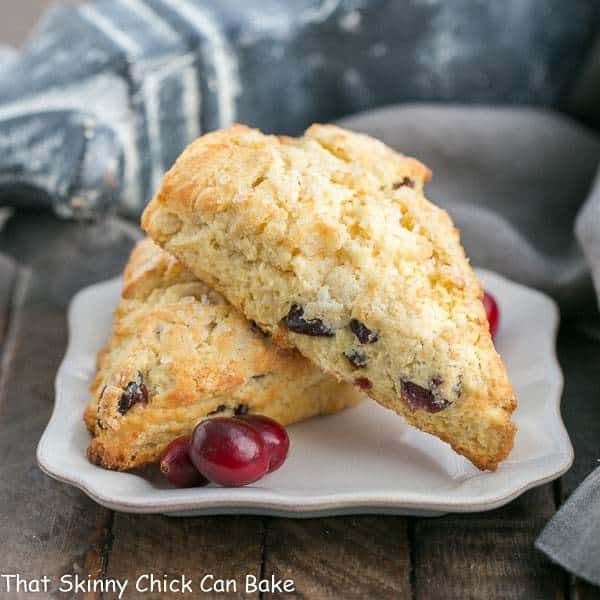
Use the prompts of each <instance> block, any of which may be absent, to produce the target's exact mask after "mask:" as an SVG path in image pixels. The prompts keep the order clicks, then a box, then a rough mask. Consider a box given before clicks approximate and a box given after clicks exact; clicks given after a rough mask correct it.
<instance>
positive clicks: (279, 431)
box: [238, 415, 290, 473]
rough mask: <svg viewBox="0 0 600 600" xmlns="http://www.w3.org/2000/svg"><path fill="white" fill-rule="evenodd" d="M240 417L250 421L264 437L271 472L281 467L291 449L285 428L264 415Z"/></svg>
mask: <svg viewBox="0 0 600 600" xmlns="http://www.w3.org/2000/svg"><path fill="white" fill-rule="evenodd" d="M238 419H241V420H242V421H244V422H245V423H248V425H250V426H251V427H252V428H253V429H254V430H255V431H257V432H258V433H259V435H260V437H261V438H262V440H263V442H264V444H265V446H266V450H267V454H268V456H269V473H271V472H272V471H275V470H276V469H279V467H280V466H281V465H282V464H283V462H284V461H285V459H286V457H287V455H288V451H289V449H290V438H289V437H288V434H287V431H286V430H285V428H283V427H282V426H281V425H280V424H279V423H278V422H277V421H274V420H273V419H269V417H265V416H263V415H243V416H240V417H238Z"/></svg>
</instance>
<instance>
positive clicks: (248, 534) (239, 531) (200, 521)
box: [107, 514, 263, 600]
mask: <svg viewBox="0 0 600 600" xmlns="http://www.w3.org/2000/svg"><path fill="white" fill-rule="evenodd" d="M112 531H113V545H112V551H111V554H110V558H109V563H108V570H107V577H118V578H120V579H129V580H130V581H131V584H130V585H131V586H132V587H133V586H134V585H135V582H136V579H137V578H138V577H139V576H140V575H143V574H150V573H152V574H154V575H155V576H156V577H158V578H159V579H161V578H162V576H163V575H167V576H168V577H169V578H178V577H181V576H182V575H185V576H187V577H189V578H191V579H192V580H193V589H194V594H195V596H194V597H196V596H199V595H201V596H202V597H203V598H252V597H254V598H256V597H258V594H250V595H246V594H245V593H244V588H245V576H246V574H249V575H254V576H255V577H259V575H260V570H261V559H262V539H263V535H262V534H263V519H262V518H260V517H240V516H226V517H198V518H170V517H162V516H141V515H126V514H115V521H114V525H113V530H112ZM211 574H212V575H214V577H215V578H222V579H234V580H235V581H236V584H237V585H236V591H233V588H230V590H229V592H228V593H218V588H215V592H214V593H213V592H205V593H201V592H200V591H199V590H200V581H201V580H202V578H203V577H204V576H205V575H211ZM142 584H143V585H145V586H147V585H148V581H147V580H143V581H142ZM204 585H205V586H206V587H205V589H209V588H210V587H211V586H213V585H215V586H216V585H218V584H216V583H215V582H214V581H211V580H208V579H207V580H206V581H205V583H204ZM165 596H166V595H165V594H162V593H161V592H160V591H158V588H157V589H156V590H155V592H154V593H152V592H147V593H144V595H143V598H144V599H146V598H147V599H148V600H151V599H154V598H156V599H160V598H164V597H165ZM133 597H135V595H134V596H133Z"/></svg>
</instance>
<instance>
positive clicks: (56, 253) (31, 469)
mask: <svg viewBox="0 0 600 600" xmlns="http://www.w3.org/2000/svg"><path fill="white" fill-rule="evenodd" d="M40 226H41V229H40ZM41 231H43V232H44V235H41V234H40V232H41ZM101 233H102V232H101V230H99V229H98V227H97V226H94V228H90V227H82V226H80V225H79V226H75V225H73V224H70V225H65V224H60V223H58V222H57V221H56V220H55V219H50V218H41V217H40V218H39V219H32V218H23V217H17V218H13V219H11V220H10V221H9V222H8V223H7V224H6V225H5V228H4V229H3V230H2V232H1V233H0V251H2V252H7V253H9V254H11V255H12V256H13V258H14V259H15V260H17V259H18V260H19V263H20V266H19V268H18V271H17V274H16V284H15V286H14V291H13V293H12V301H11V306H12V308H11V311H10V325H9V327H8V333H7V335H6V338H5V343H4V353H3V360H2V364H3V366H4V369H3V373H2V379H1V382H0V456H2V461H0V506H2V510H1V511H0V531H1V532H2V535H0V565H2V572H4V573H17V572H18V573H20V574H21V575H22V576H25V577H33V578H35V577H41V576H42V575H48V576H50V577H53V578H56V579H55V587H56V584H57V582H58V577H59V576H60V575H62V574H68V573H78V574H81V575H83V576H86V575H87V574H88V573H89V574H92V575H99V574H101V572H102V568H103V561H104V560H105V548H106V544H107V540H108V537H109V532H108V528H109V525H110V518H111V517H110V514H111V513H110V512H109V511H108V510H105V509H103V508H101V507H99V506H98V505H96V504H94V503H93V502H92V501H91V500H88V499H87V497H85V496H84V495H83V494H82V493H81V492H79V491H78V490H76V489H75V488H73V487H71V486H68V485H64V484H61V483H58V482H56V481H53V480H51V479H50V478H48V477H47V476H45V475H44V474H43V473H42V472H41V471H40V470H39V468H38V467H37V465H36V462H35V449H36V445H37V442H38V440H39V438H40V435H41V433H42V430H43V428H44V427H45V425H46V423H47V421H48V418H49V415H50V411H51V409H52V401H53V395H54V388H53V386H54V376H55V374H56V369H57V367H58V364H59V362H60V359H61V356H62V354H63V352H64V349H65V344H66V339H67V330H66V321H65V312H66V307H67V303H68V301H69V299H70V297H71V295H72V294H73V292H74V291H76V290H77V289H79V288H80V287H81V286H83V285H87V284H88V283H91V281H94V280H98V279H103V278H105V277H106V276H108V275H112V274H113V273H114V271H115V269H116V270H118V269H120V264H121V263H122V261H123V260H124V258H125V257H126V254H127V251H128V248H129V247H130V246H131V240H130V239H126V237H124V236H123V235H122V234H120V235H119V234H118V233H115V232H114V231H113V232H112V234H111V235H112V237H111V235H109V232H106V233H105V235H101ZM100 239H101V240H106V242H104V241H103V242H102V243H100V244H95V242H94V240H100ZM108 240H112V250H111V252H106V250H107V248H106V247H105V246H106V244H108ZM94 245H98V246H100V247H101V250H102V252H104V253H105V256H104V258H103V259H102V260H99V261H97V262H96V263H95V264H94V263H93V261H92V260H91V259H90V257H91V256H93V254H90V250H91V249H92V248H91V247H90V246H94ZM84 251H85V252H84ZM108 255H110V256H111V257H112V263H111V264H112V269H111V268H108V264H109V262H110V261H109V259H108ZM117 263H118V266H117ZM1 264H6V261H5V260H3V261H2V263H1ZM19 597H23V598H27V597H32V598H40V595H39V594H37V595H36V594H31V595H29V594H22V595H20V596H19Z"/></svg>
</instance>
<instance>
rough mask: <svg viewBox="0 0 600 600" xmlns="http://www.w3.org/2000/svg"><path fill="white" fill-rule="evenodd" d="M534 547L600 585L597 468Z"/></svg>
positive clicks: (599, 493) (598, 475)
mask: <svg viewBox="0 0 600 600" xmlns="http://www.w3.org/2000/svg"><path fill="white" fill-rule="evenodd" d="M535 546H536V548H538V549H539V550H541V551H542V552H544V553H545V554H547V555H548V556H549V557H550V558H551V559H552V560H553V561H554V562H557V563H559V564H560V565H562V566H563V567H565V569H568V570H569V571H572V572H573V573H576V574H577V575H579V577H582V578H583V579H586V580H587V581H589V582H590V583H593V584H595V585H600V468H598V469H596V470H595V471H593V472H592V474H591V475H589V476H588V477H587V478H586V479H585V481H584V482H583V483H582V484H581V485H580V486H579V487H578V488H577V489H576V490H575V492H574V493H573V495H572V496H571V497H570V498H569V500H568V501H567V502H566V504H565V505H564V506H563V507H562V508H561V509H560V510H559V511H558V512H557V513H556V515H555V516H554V518H553V519H552V520H551V521H550V522H549V523H548V525H546V527H545V528H544V530H543V531H542V533H541V535H540V536H539V537H538V539H537V540H536V542H535Z"/></svg>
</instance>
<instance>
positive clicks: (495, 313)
mask: <svg viewBox="0 0 600 600" xmlns="http://www.w3.org/2000/svg"><path fill="white" fill-rule="evenodd" d="M483 306H484V307H485V314H486V315H487V320H488V323H489V324H490V333H491V335H492V339H493V338H494V337H495V336H496V332H497V331H498V324H499V323H500V309H499V308H498V303H497V302H496V299H495V298H494V296H492V295H491V294H490V293H489V292H484V294H483Z"/></svg>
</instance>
